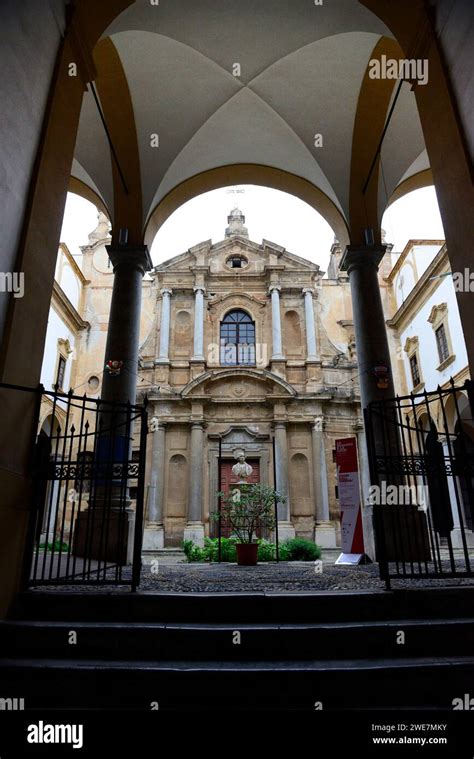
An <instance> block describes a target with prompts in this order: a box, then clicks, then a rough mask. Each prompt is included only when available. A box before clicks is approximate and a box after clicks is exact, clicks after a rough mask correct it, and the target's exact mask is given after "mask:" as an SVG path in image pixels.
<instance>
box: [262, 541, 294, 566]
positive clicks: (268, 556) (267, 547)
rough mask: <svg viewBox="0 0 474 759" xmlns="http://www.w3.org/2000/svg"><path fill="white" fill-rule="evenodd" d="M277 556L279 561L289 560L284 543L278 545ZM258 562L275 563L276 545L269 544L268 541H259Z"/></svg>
mask: <svg viewBox="0 0 474 759" xmlns="http://www.w3.org/2000/svg"><path fill="white" fill-rule="evenodd" d="M278 554H279V559H280V561H288V560H289V553H288V549H287V547H286V545H285V544H284V543H280V545H279V551H278ZM258 561H276V544H275V543H269V542H268V540H259V541H258Z"/></svg>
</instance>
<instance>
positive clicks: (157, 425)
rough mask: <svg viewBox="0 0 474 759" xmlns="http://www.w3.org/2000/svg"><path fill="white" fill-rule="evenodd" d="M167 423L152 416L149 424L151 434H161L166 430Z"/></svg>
mask: <svg viewBox="0 0 474 759" xmlns="http://www.w3.org/2000/svg"><path fill="white" fill-rule="evenodd" d="M166 425H167V423H166V422H162V421H161V420H160V419H159V417H157V416H152V417H151V419H150V421H149V422H148V429H149V431H150V432H159V431H163V430H165V429H166Z"/></svg>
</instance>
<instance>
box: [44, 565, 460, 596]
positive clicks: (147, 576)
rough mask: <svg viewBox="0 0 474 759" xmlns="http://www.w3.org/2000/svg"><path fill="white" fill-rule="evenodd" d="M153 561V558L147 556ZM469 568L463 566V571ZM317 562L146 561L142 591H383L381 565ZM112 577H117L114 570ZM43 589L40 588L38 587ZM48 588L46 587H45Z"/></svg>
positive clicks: (407, 583)
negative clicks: (319, 563)
mask: <svg viewBox="0 0 474 759" xmlns="http://www.w3.org/2000/svg"><path fill="white" fill-rule="evenodd" d="M148 562H149V560H148ZM462 568H464V566H463V565H460V569H462ZM317 569H318V567H317V566H315V563H314V562H280V563H276V562H265V563H262V564H258V565H257V566H255V567H239V566H237V565H236V564H226V563H222V564H217V563H215V564H199V563H196V564H194V563H193V564H189V563H187V562H185V561H179V560H178V561H176V560H175V561H173V562H172V563H170V562H169V561H166V559H165V560H164V561H161V560H159V559H158V560H157V562H154V563H153V565H152V564H150V563H146V564H144V565H143V569H142V574H141V582H140V586H139V591H148V592H155V593H163V592H165V593H193V592H201V593H262V592H275V593H288V592H295V593H298V592H302V591H303V592H304V591H307V592H311V591H337V590H342V591H354V590H355V591H356V590H369V591H370V590H384V589H385V583H384V582H383V581H382V580H381V579H380V576H379V567H378V564H364V565H359V566H335V565H334V560H333V559H331V560H326V561H323V566H322V572H321V571H316V570H317ZM107 574H108V577H109V578H110V579H112V578H113V577H114V575H115V572H114V571H113V570H109V572H108V573H107ZM122 579H123V581H124V582H126V583H129V582H130V580H131V567H123V569H122ZM473 584H474V578H466V579H461V578H459V579H458V578H456V579H449V578H447V579H444V580H431V579H419V580H418V579H415V580H392V587H393V588H394V589H396V588H402V587H405V588H414V587H441V586H446V585H451V586H459V585H473ZM38 589H39V590H41V587H39V588H38ZM45 589H46V588H44V587H43V590H45ZM47 589H48V590H63V591H64V590H67V591H76V592H87V591H91V592H103V593H117V592H129V587H127V585H117V586H110V585H108V586H107V585H100V584H99V585H83V584H82V583H78V584H76V585H67V584H63V585H56V586H52V585H50V586H47Z"/></svg>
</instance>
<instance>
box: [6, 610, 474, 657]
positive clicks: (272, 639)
mask: <svg viewBox="0 0 474 759" xmlns="http://www.w3.org/2000/svg"><path fill="white" fill-rule="evenodd" d="M71 632H74V633H75V634H76V639H77V643H73V644H71V643H70V640H71ZM401 634H403V637H402V636H401ZM402 641H404V642H402ZM0 650H1V651H3V652H4V654H5V655H7V656H11V655H12V652H13V651H14V652H15V656H18V657H23V658H27V657H28V658H31V659H34V658H52V659H64V658H68V659H71V660H81V659H88V658H89V659H92V658H96V659H100V658H103V659H105V660H110V659H117V660H122V661H126V660H129V661H135V660H139V659H142V660H145V659H147V660H150V661H151V660H153V661H158V660H159V661H166V660H169V659H184V658H186V659H187V660H189V661H193V660H199V659H203V660H204V659H205V660H216V661H219V660H221V659H222V660H234V661H239V660H240V659H254V660H258V659H259V660H264V661H278V660H284V659H286V658H288V657H291V658H292V659H294V660H301V659H311V658H313V657H318V658H319V659H321V660H323V659H324V660H332V661H336V660H338V659H344V658H347V656H348V655H350V656H351V657H352V658H353V659H367V660H369V659H377V658H384V659H393V660H398V659H401V658H405V659H408V658H409V657H419V656H431V657H441V656H448V655H451V656H452V655H455V654H456V655H470V654H471V653H473V652H474V618H470V619H464V618H462V619H450V620H446V619H431V620H412V619H399V620H390V621H378V622H375V621H374V622H364V623H362V622H359V623H353V622H345V623H340V622H338V623H331V624H329V623H300V624H288V623H285V624H278V625H277V624H271V623H267V624H260V625H255V624H248V623H240V624H239V623H238V622H235V623H234V624H226V625H224V624H221V625H218V624H214V625H211V624H207V625H205V624H201V625H196V624H183V623H174V624H173V623H146V624H144V623H135V622H133V623H130V622H127V623H104V622H95V623H92V622H82V621H69V622H65V621H62V622H58V621H29V620H17V621H12V620H9V621H4V622H0Z"/></svg>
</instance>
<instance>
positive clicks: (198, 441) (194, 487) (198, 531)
mask: <svg viewBox="0 0 474 759" xmlns="http://www.w3.org/2000/svg"><path fill="white" fill-rule="evenodd" d="M203 455H204V423H203V422H192V424H191V471H190V477H189V504H188V522H187V525H186V527H185V530H184V540H193V541H194V543H197V545H199V546H201V548H202V547H203V546H204V524H203V521H202V495H203ZM183 484H184V483H183Z"/></svg>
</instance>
